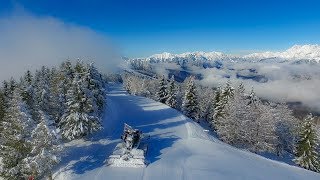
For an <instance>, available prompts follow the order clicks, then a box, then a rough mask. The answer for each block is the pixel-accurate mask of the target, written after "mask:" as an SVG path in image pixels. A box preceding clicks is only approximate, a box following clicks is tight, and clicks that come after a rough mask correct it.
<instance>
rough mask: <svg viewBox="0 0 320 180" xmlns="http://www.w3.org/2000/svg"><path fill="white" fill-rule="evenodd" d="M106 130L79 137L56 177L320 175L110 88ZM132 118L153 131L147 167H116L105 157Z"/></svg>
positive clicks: (161, 177) (136, 97)
mask: <svg viewBox="0 0 320 180" xmlns="http://www.w3.org/2000/svg"><path fill="white" fill-rule="evenodd" d="M109 90H110V91H109V93H108V96H107V101H108V109H107V114H108V116H107V118H106V119H105V120H104V127H105V128H104V130H102V131H101V132H100V133H98V134H96V135H95V136H93V137H91V138H88V139H87V140H78V141H73V142H70V143H68V144H66V146H67V147H68V152H67V153H66V155H65V157H64V158H63V162H62V163H61V164H60V167H59V168H58V169H57V171H56V173H55V175H54V178H55V179H60V180H62V179H84V180H85V179H90V180H91V179H271V178H272V179H281V180H284V179H290V180H294V179H296V180H301V179H308V180H312V179H319V178H320V175H319V174H317V173H314V172H311V171H307V170H304V169H301V168H298V167H293V166H290V165H288V164H285V163H280V162H276V161H273V160H269V159H266V158H264V157H261V156H259V155H255V154H252V153H250V152H246V151H242V150H238V149H236V148H233V147H231V146H229V145H226V144H224V143H222V142H221V141H219V140H217V139H216V138H214V137H213V136H211V135H208V133H207V132H205V131H204V129H203V128H202V127H200V126H199V125H198V124H197V123H194V122H193V121H191V120H189V119H187V118H186V117H185V116H183V115H181V114H180V113H179V112H178V111H176V110H174V109H171V108H169V107H168V106H166V105H163V104H160V103H158V102H154V101H153V100H150V99H146V98H143V97H138V96H131V95H128V94H127V93H126V92H125V91H124V90H123V89H122V88H121V86H120V85H113V86H111V87H110V88H109ZM124 122H127V123H129V124H131V125H133V126H135V127H137V128H139V129H141V130H142V131H143V132H144V133H147V134H148V135H150V136H151V138H150V139H149V153H148V155H147V159H148V161H149V162H150V164H149V165H148V166H147V167H146V168H111V167H107V166H105V164H104V160H105V158H106V157H108V156H109V155H110V154H111V153H112V150H113V148H114V147H115V145H116V144H117V143H118V142H120V135H121V133H122V127H123V123H124Z"/></svg>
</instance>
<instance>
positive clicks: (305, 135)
mask: <svg viewBox="0 0 320 180" xmlns="http://www.w3.org/2000/svg"><path fill="white" fill-rule="evenodd" d="M317 141H318V138H317V133H316V130H315V125H314V117H313V116H312V115H311V114H309V115H308V116H307V117H306V118H305V119H304V121H303V124H302V128H301V132H300V139H299V140H298V142H297V146H296V153H295V156H296V157H295V159H294V162H295V163H296V164H297V165H299V166H301V167H303V168H305V169H309V170H312V171H315V172H320V160H319V152H318V151H317V146H318V145H319V144H318V142H317Z"/></svg>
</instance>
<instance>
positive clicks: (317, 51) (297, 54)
mask: <svg viewBox="0 0 320 180" xmlns="http://www.w3.org/2000/svg"><path fill="white" fill-rule="evenodd" d="M180 59H184V60H203V61H216V60H228V61H232V62H237V61H248V62H260V61H263V60H266V59H275V60H277V61H280V62H281V61H299V60H307V61H313V62H317V63H320V45H318V44H306V45H294V46H292V47H290V48H289V49H287V50H285V51H266V52H258V53H251V54H247V55H242V56H239V55H232V54H226V53H223V52H218V51H212V52H204V51H195V52H185V53H181V54H173V53H169V52H163V53H160V54H154V55H151V56H149V57H147V58H133V59H131V60H145V61H149V62H170V61H174V60H180Z"/></svg>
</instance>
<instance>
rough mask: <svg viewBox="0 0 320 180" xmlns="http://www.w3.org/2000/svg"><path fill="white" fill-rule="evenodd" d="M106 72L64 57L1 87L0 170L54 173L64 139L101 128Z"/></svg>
mask: <svg viewBox="0 0 320 180" xmlns="http://www.w3.org/2000/svg"><path fill="white" fill-rule="evenodd" d="M104 84H105V83H104V81H103V78H102V75H101V74H100V73H99V72H98V70H97V69H96V68H95V67H94V65H93V64H86V63H83V62H81V61H78V62H77V63H76V64H72V63H71V62H70V61H66V62H63V63H62V64H61V65H60V67H59V68H56V67H53V68H48V67H45V66H43V67H42V68H41V69H40V70H37V71H36V72H35V73H34V74H33V73H31V72H30V71H27V72H26V73H25V75H24V76H23V77H21V78H20V79H19V80H18V81H17V80H15V79H13V78H12V79H11V80H10V81H4V82H3V86H2V88H1V90H0V175H1V176H2V177H4V178H6V179H26V178H28V177H30V176H33V177H36V179H38V178H41V177H44V176H48V177H51V176H52V175H51V169H52V168H53V166H54V165H56V164H57V163H58V162H59V154H60V153H61V151H62V146H61V140H73V139H77V138H82V137H84V136H86V135H88V134H91V133H93V132H94V131H97V130H99V129H101V128H102V125H101V117H102V115H103V111H104V106H105V90H104Z"/></svg>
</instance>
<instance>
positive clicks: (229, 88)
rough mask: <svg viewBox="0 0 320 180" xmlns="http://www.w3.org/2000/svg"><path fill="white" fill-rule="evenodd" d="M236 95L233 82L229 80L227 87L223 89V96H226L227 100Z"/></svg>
mask: <svg viewBox="0 0 320 180" xmlns="http://www.w3.org/2000/svg"><path fill="white" fill-rule="evenodd" d="M233 95H234V88H233V87H232V86H231V82H230V81H229V80H228V81H227V83H226V85H225V87H224V88H223V90H222V93H221V96H222V98H225V99H226V100H227V101H228V99H230V98H232V97H233Z"/></svg>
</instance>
